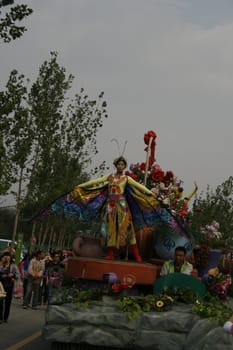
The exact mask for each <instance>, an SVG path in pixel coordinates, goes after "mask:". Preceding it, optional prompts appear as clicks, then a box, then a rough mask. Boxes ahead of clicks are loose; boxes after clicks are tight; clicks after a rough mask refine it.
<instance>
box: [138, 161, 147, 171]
mask: <svg viewBox="0 0 233 350" xmlns="http://www.w3.org/2000/svg"><path fill="white" fill-rule="evenodd" d="M139 168H140V170H141V171H145V170H146V163H141V164H140V166H139Z"/></svg>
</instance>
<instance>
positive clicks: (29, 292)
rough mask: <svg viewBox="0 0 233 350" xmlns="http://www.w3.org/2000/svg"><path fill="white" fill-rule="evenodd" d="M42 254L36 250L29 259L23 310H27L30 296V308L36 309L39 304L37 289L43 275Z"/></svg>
mask: <svg viewBox="0 0 233 350" xmlns="http://www.w3.org/2000/svg"><path fill="white" fill-rule="evenodd" d="M43 258H44V253H43V252H42V251H41V250H38V251H37V252H36V253H35V257H34V258H32V259H31V261H30V263H29V266H28V273H27V275H28V283H27V289H26V294H25V297H24V300H23V308H24V309H27V308H28V306H29V304H30V300H31V296H32V308H33V309H35V310H36V309H37V306H38V304H39V289H40V285H41V283H42V281H43V274H44V269H45V268H44V261H43Z"/></svg>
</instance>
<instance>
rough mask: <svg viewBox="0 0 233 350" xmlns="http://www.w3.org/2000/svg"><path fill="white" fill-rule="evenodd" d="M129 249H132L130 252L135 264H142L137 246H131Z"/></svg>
mask: <svg viewBox="0 0 233 350" xmlns="http://www.w3.org/2000/svg"><path fill="white" fill-rule="evenodd" d="M131 248H132V252H133V256H134V259H135V260H136V261H137V262H139V263H141V262H142V258H141V257H140V255H139V251H138V246H137V244H133V245H131Z"/></svg>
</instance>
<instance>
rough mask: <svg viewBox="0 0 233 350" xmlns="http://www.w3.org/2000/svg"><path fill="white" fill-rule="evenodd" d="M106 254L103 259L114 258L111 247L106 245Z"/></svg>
mask: <svg viewBox="0 0 233 350" xmlns="http://www.w3.org/2000/svg"><path fill="white" fill-rule="evenodd" d="M107 252H108V255H107V256H105V259H112V260H113V259H114V253H113V247H107Z"/></svg>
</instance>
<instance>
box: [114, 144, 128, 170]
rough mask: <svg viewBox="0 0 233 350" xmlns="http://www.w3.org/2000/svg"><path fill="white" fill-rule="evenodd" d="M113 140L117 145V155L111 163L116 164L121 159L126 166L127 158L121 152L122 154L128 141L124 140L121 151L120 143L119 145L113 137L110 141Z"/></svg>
mask: <svg viewBox="0 0 233 350" xmlns="http://www.w3.org/2000/svg"><path fill="white" fill-rule="evenodd" d="M113 141H114V142H116V145H117V148H118V152H119V157H117V158H116V159H114V162H113V164H114V165H115V166H116V165H117V163H118V162H119V161H120V160H122V161H123V162H124V163H125V167H127V160H126V159H125V158H124V157H123V154H124V152H125V149H126V145H127V142H128V141H125V143H124V146H123V149H122V152H121V149H120V145H119V142H118V140H117V139H115V138H114V139H112V140H111V142H113Z"/></svg>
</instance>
